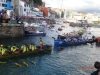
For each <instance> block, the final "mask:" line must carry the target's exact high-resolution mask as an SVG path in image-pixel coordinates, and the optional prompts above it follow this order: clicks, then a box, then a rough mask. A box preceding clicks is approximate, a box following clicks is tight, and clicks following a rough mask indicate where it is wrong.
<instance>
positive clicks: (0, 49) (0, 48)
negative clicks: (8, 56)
mask: <svg viewBox="0 0 100 75" xmlns="http://www.w3.org/2000/svg"><path fill="white" fill-rule="evenodd" d="M2 50H3V45H0V55H1V56H2Z"/></svg>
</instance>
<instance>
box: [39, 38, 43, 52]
mask: <svg viewBox="0 0 100 75" xmlns="http://www.w3.org/2000/svg"><path fill="white" fill-rule="evenodd" d="M39 42H40V50H42V48H43V40H42V38H40V41H39Z"/></svg>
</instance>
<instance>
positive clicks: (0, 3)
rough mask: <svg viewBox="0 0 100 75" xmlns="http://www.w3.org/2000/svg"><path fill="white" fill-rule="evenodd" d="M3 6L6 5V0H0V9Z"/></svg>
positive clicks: (3, 7)
mask: <svg viewBox="0 0 100 75" xmlns="http://www.w3.org/2000/svg"><path fill="white" fill-rule="evenodd" d="M5 7H7V2H6V0H0V11H1V10H2V9H5Z"/></svg>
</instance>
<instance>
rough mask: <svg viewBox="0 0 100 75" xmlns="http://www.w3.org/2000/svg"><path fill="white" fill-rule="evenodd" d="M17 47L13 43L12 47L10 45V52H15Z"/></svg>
mask: <svg viewBox="0 0 100 75" xmlns="http://www.w3.org/2000/svg"><path fill="white" fill-rule="evenodd" d="M17 49H18V48H17V47H16V44H14V45H13V46H12V47H11V52H12V54H13V53H16V51H17Z"/></svg>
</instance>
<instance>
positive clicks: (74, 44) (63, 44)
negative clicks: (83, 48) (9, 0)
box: [54, 39, 96, 46]
mask: <svg viewBox="0 0 100 75" xmlns="http://www.w3.org/2000/svg"><path fill="white" fill-rule="evenodd" d="M94 42H96V40H92V39H89V40H88V41H86V42H65V41H63V40H55V39H54V46H76V45H82V44H83V45H86V44H87V43H90V44H92V43H94Z"/></svg>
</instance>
